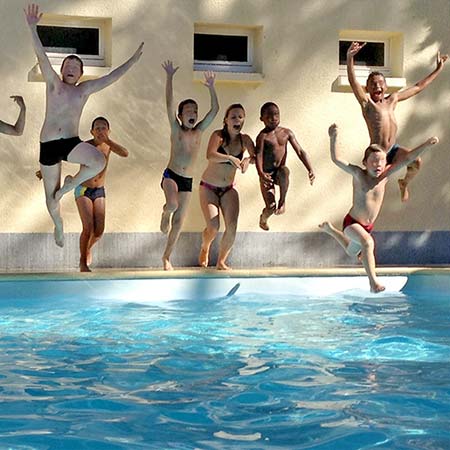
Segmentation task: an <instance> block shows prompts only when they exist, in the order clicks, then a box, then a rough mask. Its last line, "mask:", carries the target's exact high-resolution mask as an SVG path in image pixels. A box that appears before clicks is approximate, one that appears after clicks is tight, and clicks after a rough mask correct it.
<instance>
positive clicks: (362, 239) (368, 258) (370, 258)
mask: <svg viewBox="0 0 450 450" xmlns="http://www.w3.org/2000/svg"><path fill="white" fill-rule="evenodd" d="M345 235H346V236H347V237H348V238H349V239H350V240H351V241H354V242H357V243H359V245H360V246H361V260H362V263H363V266H364V269H365V271H366V273H367V276H368V277H369V283H370V290H371V292H375V293H377V292H382V291H384V290H385V289H386V288H385V287H384V286H383V285H382V284H381V283H380V282H379V281H378V278H377V275H376V273H375V242H374V240H373V238H372V236H371V235H370V234H369V233H368V232H367V231H366V230H365V229H364V228H363V227H362V226H361V225H359V224H357V223H354V224H352V225H350V226H348V227H347V228H346V229H345Z"/></svg>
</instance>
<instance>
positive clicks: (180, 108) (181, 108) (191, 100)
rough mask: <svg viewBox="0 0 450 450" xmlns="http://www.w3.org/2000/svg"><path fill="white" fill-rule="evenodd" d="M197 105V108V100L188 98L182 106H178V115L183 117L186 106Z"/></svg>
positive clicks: (181, 103)
mask: <svg viewBox="0 0 450 450" xmlns="http://www.w3.org/2000/svg"><path fill="white" fill-rule="evenodd" d="M190 104H193V105H196V106H197V102H196V101H195V100H193V99H192V98H187V99H186V100H183V101H182V102H180V104H179V105H178V115H179V116H181V114H183V108H184V106H185V105H190Z"/></svg>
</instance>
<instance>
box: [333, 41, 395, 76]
mask: <svg viewBox="0 0 450 450" xmlns="http://www.w3.org/2000/svg"><path fill="white" fill-rule="evenodd" d="M353 41H358V42H368V43H369V42H370V43H372V42H373V43H376V44H380V43H381V44H384V64H383V65H382V66H366V65H359V64H358V65H356V64H355V65H354V68H355V74H356V76H367V75H369V73H370V72H374V71H377V72H381V73H382V74H383V75H384V76H385V77H389V76H391V75H392V67H391V39H390V38H389V37H386V38H384V39H376V38H375V39H373V38H372V39H371V38H366V39H361V38H356V37H355V38H354V39H353V38H352V37H348V36H345V37H341V36H340V37H339V41H338V46H339V44H340V43H341V42H353ZM338 57H339V52H338ZM346 73H347V64H340V63H339V74H341V75H345V74H346Z"/></svg>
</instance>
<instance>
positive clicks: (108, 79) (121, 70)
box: [80, 42, 144, 95]
mask: <svg viewBox="0 0 450 450" xmlns="http://www.w3.org/2000/svg"><path fill="white" fill-rule="evenodd" d="M143 47H144V43H143V42H141V44H140V45H139V47H138V48H137V50H136V51H135V52H134V53H133V56H131V58H129V59H128V60H127V61H125V62H124V63H123V64H122V65H120V66H119V67H116V68H115V69H114V70H113V71H111V72H109V73H108V75H105V76H103V77H100V78H96V79H95V80H88V81H84V82H82V83H80V87H81V88H82V89H83V92H84V93H85V94H87V95H90V94H93V93H94V92H98V91H101V90H102V89H105V88H106V87H108V86H110V85H111V84H113V83H114V82H116V81H117V80H118V79H119V78H121V77H123V76H124V75H125V74H126V73H127V72H128V70H130V68H131V67H132V66H133V65H134V64H136V63H137V62H138V61H139V58H140V57H141V55H142V48H143Z"/></svg>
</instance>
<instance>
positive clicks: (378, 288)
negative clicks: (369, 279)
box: [370, 283, 386, 294]
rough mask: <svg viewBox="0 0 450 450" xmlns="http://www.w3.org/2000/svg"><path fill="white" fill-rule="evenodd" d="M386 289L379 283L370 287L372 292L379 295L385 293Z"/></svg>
mask: <svg viewBox="0 0 450 450" xmlns="http://www.w3.org/2000/svg"><path fill="white" fill-rule="evenodd" d="M385 289H386V288H385V287H384V286H382V285H381V284H379V283H374V284H373V285H371V286H370V292H374V293H375V294H378V292H383V291H384V290H385Z"/></svg>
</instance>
